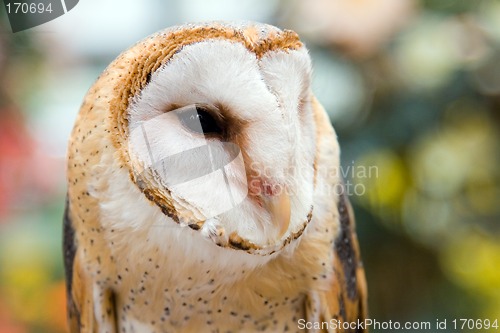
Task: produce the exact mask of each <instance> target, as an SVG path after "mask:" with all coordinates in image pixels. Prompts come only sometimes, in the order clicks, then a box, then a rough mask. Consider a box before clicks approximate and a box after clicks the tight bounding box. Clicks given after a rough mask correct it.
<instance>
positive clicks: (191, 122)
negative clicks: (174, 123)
mask: <svg viewBox="0 0 500 333" xmlns="http://www.w3.org/2000/svg"><path fill="white" fill-rule="evenodd" d="M179 118H180V120H181V123H182V124H183V125H184V126H185V127H187V128H188V129H189V130H191V131H192V132H196V133H199V134H210V133H222V129H221V128H220V127H219V125H218V124H217V122H216V121H215V119H214V118H213V117H212V115H211V114H210V113H209V112H208V111H207V110H206V109H205V108H203V107H200V106H196V108H193V109H192V110H189V111H186V112H183V114H182V115H180V117H179Z"/></svg>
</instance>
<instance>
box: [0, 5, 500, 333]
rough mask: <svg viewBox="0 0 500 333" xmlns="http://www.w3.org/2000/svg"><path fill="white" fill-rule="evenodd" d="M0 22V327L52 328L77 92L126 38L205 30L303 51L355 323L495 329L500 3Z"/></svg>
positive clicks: (165, 10) (114, 10)
mask: <svg viewBox="0 0 500 333" xmlns="http://www.w3.org/2000/svg"><path fill="white" fill-rule="evenodd" d="M0 11H1V13H0V332H2V333H24V332H56V333H57V332H66V327H65V316H66V314H65V295H64V293H65V292H64V285H63V269H62V254H61V232H62V230H61V218H62V214H63V203H64V196H65V150H66V141H67V139H68V136H69V133H70V130H71V127H72V124H73V121H74V119H75V116H76V113H77V111H78V108H79V105H80V103H81V101H82V98H83V96H84V95H85V93H86V91H87V90H88V88H89V87H90V86H91V84H92V83H93V81H94V80H95V79H96V78H97V76H98V75H99V73H100V72H101V71H102V70H103V69H104V68H105V67H106V65H107V64H108V63H109V62H111V61H112V60H113V59H114V58H115V57H116V56H117V55H118V54H119V53H120V52H121V51H122V50H125V49H127V48H128V47H129V46H131V45H132V44H133V43H135V42H136V41H137V40H140V39H142V38H143V37H145V36H146V35H148V34H150V33H153V32H154V31H156V30H159V29H162V28H164V27H167V26H171V25H174V24H179V23H183V22H186V21H200V20H208V19H230V20H234V19H250V20H257V21H263V22H267V23H271V24H274V25H277V26H279V27H282V28H289V29H293V30H295V31H297V32H298V33H299V34H300V35H301V37H302V39H303V40H304V41H305V42H306V44H307V46H308V48H309V49H310V53H311V56H312V59H313V64H314V68H315V71H314V91H315V93H316V95H317V96H318V98H319V100H320V101H321V102H322V103H323V105H324V106H325V108H326V109H327V111H328V113H329V116H330V119H331V121H332V123H333V124H334V127H335V128H336V130H337V133H338V136H339V140H340V145H341V147H342V163H343V172H344V174H345V177H346V181H347V182H348V184H350V185H351V187H350V188H351V201H352V203H353V205H354V208H355V211H356V217H357V228H358V236H359V240H360V243H361V248H362V254H363V259H364V263H365V267H366V273H367V278H368V285H369V303H370V317H371V318H374V319H377V320H380V321H382V320H392V321H423V320H428V321H431V322H432V323H434V322H435V320H436V319H445V318H448V319H454V318H471V319H477V318H489V319H499V321H500V200H499V199H500V188H499V187H500V174H499V168H498V165H499V157H500V150H499V146H500V145H499V136H500V130H499V126H500V113H499V111H500V1H496V0H480V1H469V0H421V1H418V0H307V1H306V0H291V1H285V0H281V1H280V0H252V1H250V0H240V1H238V2H236V1H230V0H215V1H205V0H183V1H180V0H169V1H160V0H142V1H132V0H121V1H111V0H100V1H91V0H82V1H80V3H79V4H78V5H77V6H76V7H75V8H74V9H73V10H72V11H70V12H69V13H67V14H66V15H64V16H62V17H60V18H58V19H56V20H54V21H52V22H50V23H47V24H44V25H42V26H39V27H36V28H33V29H30V30H27V31H24V32H19V33H15V34H13V33H12V32H11V30H10V27H9V26H8V22H7V16H6V13H5V8H4V7H3V6H2V8H1V9H0ZM448 331H452V330H451V329H448ZM471 331H473V330H471Z"/></svg>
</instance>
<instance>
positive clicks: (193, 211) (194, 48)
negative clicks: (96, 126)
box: [75, 22, 321, 255]
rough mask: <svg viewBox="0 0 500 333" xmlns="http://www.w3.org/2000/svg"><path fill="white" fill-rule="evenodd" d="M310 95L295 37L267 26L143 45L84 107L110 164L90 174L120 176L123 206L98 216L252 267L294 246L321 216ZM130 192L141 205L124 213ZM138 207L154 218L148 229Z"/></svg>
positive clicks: (178, 33) (182, 33)
mask: <svg viewBox="0 0 500 333" xmlns="http://www.w3.org/2000/svg"><path fill="white" fill-rule="evenodd" d="M310 85H311V60H310V57H309V55H308V51H307V49H306V48H305V46H304V45H303V43H302V42H301V41H300V40H299V38H298V36H297V34H296V33H294V32H292V31H289V30H280V29H278V28H275V27H273V26H269V25H265V24H259V23H250V22H249V23H241V24H234V23H222V22H211V23H205V24H193V25H183V26H179V27H174V28H170V29H167V30H164V31H161V32H159V33H157V34H154V35H152V36H150V37H148V38H146V39H144V40H143V41H141V42H139V43H137V44H136V45H134V46H133V47H132V48H130V49H129V50H127V51H125V52H124V53H122V54H121V55H120V56H119V57H118V58H117V59H116V60H115V61H114V62H113V63H112V64H111V65H110V66H109V67H108V68H107V70H106V71H105V72H104V73H103V75H102V76H101V78H100V79H99V80H98V82H97V83H96V85H94V88H92V89H91V92H90V93H89V95H88V96H87V99H86V101H85V104H86V105H87V109H88V110H92V109H93V111H88V113H90V112H94V113H96V114H99V113H100V114H101V115H104V116H105V119H106V120H105V122H106V124H108V125H107V126H106V129H105V131H104V132H105V134H106V137H107V138H109V145H110V146H111V148H112V152H113V153H112V154H110V155H109V158H111V159H112V160H113V161H112V162H110V160H109V159H108V160H105V158H101V160H100V161H99V165H100V166H101V167H102V170H101V171H94V172H95V173H98V172H109V170H110V169H113V170H114V167H113V168H111V167H109V164H110V163H111V164H114V165H115V166H116V170H119V171H116V172H115V171H113V175H114V177H115V178H114V180H112V181H109V184H108V185H106V189H107V190H108V192H109V189H110V188H111V187H115V188H114V190H113V192H114V193H115V195H116V193H119V197H117V198H116V199H117V200H115V201H113V200H111V199H109V198H108V199H109V200H107V203H106V204H104V203H102V204H101V205H102V206H105V207H104V208H105V209H106V210H107V211H113V212H114V216H112V217H111V218H110V219H111V220H114V221H115V222H113V223H115V224H116V225H115V226H118V225H119V224H120V223H121V224H122V225H123V224H126V223H129V224H130V225H129V226H133V228H145V225H144V224H148V227H163V226H164V227H166V228H164V229H166V230H167V231H166V232H173V231H172V230H180V229H184V230H190V232H191V233H192V234H196V237H199V235H201V236H202V237H203V238H204V239H206V240H208V241H210V242H213V243H215V244H217V245H218V246H219V247H224V248H232V249H235V250H242V251H244V252H248V253H251V254H256V255H259V254H260V255H268V254H272V253H274V252H277V251H280V250H281V249H283V248H285V247H286V246H288V244H290V243H294V242H296V241H297V240H298V239H299V238H300V236H301V234H302V233H303V231H304V229H305V228H306V226H307V224H308V223H309V221H310V220H311V216H312V211H313V209H314V207H313V194H314V189H315V181H316V171H315V159H316V157H317V156H316V137H315V133H316V125H315V124H316V121H315V117H316V114H317V110H318V109H320V108H321V106H320V105H319V104H318V103H317V102H316V100H315V98H314V96H313V94H312V92H311V87H310ZM96 117H97V116H96ZM75 130H76V129H75ZM106 147H108V145H106ZM106 170H108V171H106ZM124 170H126V171H127V177H126V178H127V179H124V177H123V174H122V173H123V172H124ZM130 182H131V183H132V184H133V186H132V189H127V188H126V186H128V185H126V184H130ZM125 183H126V184H125ZM117 184H124V185H123V187H122V188H120V189H118V186H119V185H117ZM97 187H98V186H97V185H96V186H95V187H94V189H95V188H97ZM132 192H134V193H135V192H138V193H140V199H137V200H131V201H129V202H128V203H127V202H125V200H121V201H120V199H121V198H124V197H126V196H127V195H130V193H132ZM110 195H112V194H109V195H108V196H110ZM104 201H106V200H103V202H104ZM116 201H118V202H120V204H117V203H116ZM135 201H140V202H143V201H147V202H148V204H149V206H148V208H147V209H151V210H153V209H154V212H155V213H151V214H149V215H148V216H149V217H148V220H147V221H146V220H145V219H144V218H143V217H141V216H143V215H144V210H146V208H144V209H143V208H137V207H139V206H137V207H135V206H134V205H138V204H136V202H135ZM124 205H125V206H126V207H124ZM134 207H135V208H134ZM141 207H142V206H141ZM118 211H119V213H118ZM141 214H142V215H141ZM117 215H120V216H119V217H117ZM124 221H128V222H124ZM156 230H163V229H162V228H157V229H156ZM162 232H165V231H158V233H162Z"/></svg>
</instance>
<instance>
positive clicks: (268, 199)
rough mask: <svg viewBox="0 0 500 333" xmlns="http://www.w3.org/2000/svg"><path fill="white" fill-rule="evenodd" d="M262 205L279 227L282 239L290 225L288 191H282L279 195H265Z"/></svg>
mask: <svg viewBox="0 0 500 333" xmlns="http://www.w3.org/2000/svg"><path fill="white" fill-rule="evenodd" d="M262 204H263V206H264V208H265V209H267V211H268V212H269V214H270V215H271V219H272V222H273V223H274V224H275V225H277V226H278V228H279V237H280V238H281V237H282V236H283V235H284V234H285V232H286V231H287V230H288V226H289V225H290V196H288V194H287V193H286V191H282V193H280V194H279V195H272V196H267V195H263V196H262Z"/></svg>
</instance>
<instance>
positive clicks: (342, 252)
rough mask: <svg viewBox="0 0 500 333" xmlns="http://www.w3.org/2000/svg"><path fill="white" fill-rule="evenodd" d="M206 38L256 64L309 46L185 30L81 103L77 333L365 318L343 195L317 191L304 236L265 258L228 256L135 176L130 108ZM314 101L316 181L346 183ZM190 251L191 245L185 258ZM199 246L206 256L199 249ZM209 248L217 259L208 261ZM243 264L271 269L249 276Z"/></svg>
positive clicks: (69, 222) (277, 36) (71, 288)
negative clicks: (251, 56) (246, 54)
mask: <svg viewBox="0 0 500 333" xmlns="http://www.w3.org/2000/svg"><path fill="white" fill-rule="evenodd" d="M206 38H210V39H225V40H230V41H231V42H234V43H241V44H243V45H244V46H245V48H246V49H247V50H249V51H250V52H253V53H255V56H256V58H260V57H263V56H264V55H265V54H266V53H267V52H272V51H275V50H281V51H283V50H284V51H285V53H286V52H288V51H289V50H297V49H299V48H301V47H302V43H301V42H300V41H299V40H298V37H297V35H296V34H295V33H293V32H290V31H280V30H278V29H276V28H268V27H262V26H261V25H256V26H254V25H252V24H246V25H244V28H242V29H238V28H235V27H234V26H231V25H223V24H218V23H216V24H212V25H199V26H196V25H188V26H184V27H181V28H176V29H173V30H172V29H170V30H166V31H164V32H160V33H158V34H155V35H153V36H151V37H149V38H146V39H144V40H143V41H141V42H139V43H138V44H136V45H135V46H133V47H132V48H131V49H129V50H128V51H126V52H124V53H123V54H122V55H120V56H119V57H118V58H117V59H116V60H115V61H114V62H113V63H112V64H110V66H109V67H108V68H107V69H106V70H105V71H104V72H103V74H102V75H101V76H100V77H99V79H98V80H97V81H96V83H95V84H94V85H93V86H92V88H91V89H90V91H89V92H88V94H87V96H86V97H85V100H84V103H83V105H82V107H81V110H80V113H79V115H78V118H77V121H76V124H75V127H74V129H73V132H72V136H71V139H70V142H69V148H68V201H67V204H66V212H65V217H64V252H65V268H66V279H67V287H68V313H69V319H70V320H69V321H70V329H71V333H76V332H81V333H93V332H108V333H118V332H122V331H123V332H141V333H142V332H144V333H147V332H166V331H168V332H200V331H208V332H219V331H222V330H223V331H224V332H225V331H231V330H232V331H234V332H236V331H238V332H254V331H268V332H280V331H284V330H287V331H295V332H304V330H301V329H300V328H299V327H298V321H299V320H300V319H305V320H308V321H318V320H319V321H321V320H326V321H328V320H329V319H331V318H338V319H343V320H348V321H352V320H355V319H357V318H364V317H365V316H366V285H365V278H364V271H363V268H362V265H361V260H360V257H359V248H358V244H357V239H356V234H355V230H354V219H353V218H352V213H350V206H349V203H348V201H347V198H346V197H344V196H340V197H338V196H336V195H334V194H332V195H328V196H327V195H316V193H315V195H316V196H315V198H316V197H317V200H316V201H315V202H314V205H313V207H312V208H311V207H309V205H308V206H307V209H308V210H309V209H310V213H309V214H308V215H307V217H306V216H304V218H305V220H306V221H305V224H304V227H303V228H302V229H300V230H298V231H297V230H294V232H293V233H291V236H290V237H288V238H287V239H284V241H283V243H282V244H279V246H278V247H277V248H276V250H275V251H274V250H273V251H272V252H270V253H268V254H266V256H267V257H264V256H263V257H259V255H254V254H252V255H250V254H248V253H246V252H245V251H247V250H248V252H250V249H251V245H252V244H250V243H249V244H250V245H247V243H246V241H245V239H243V238H242V237H241V235H238V237H240V238H241V239H240V238H238V241H239V243H238V244H239V246H233V248H228V247H225V248H224V247H218V246H216V245H215V244H212V243H207V241H206V239H204V238H202V237H201V236H200V235H199V231H198V230H197V229H196V230H195V229H194V228H181V227H180V226H179V225H178V223H179V221H181V220H182V219H188V218H190V217H191V216H190V215H189V214H188V213H189V212H188V213H186V215H182V214H181V213H179V212H178V211H177V210H176V207H178V206H179V204H182V202H181V203H179V202H174V199H173V198H171V197H170V193H169V191H168V189H167V190H166V191H162V189H158V188H155V187H154V186H153V185H154V184H152V183H149V184H143V183H141V182H140V179H138V178H137V177H136V176H137V175H136V174H134V173H133V172H132V169H131V158H130V155H129V151H128V145H127V143H128V140H129V133H128V127H127V125H128V117H127V114H126V110H127V107H128V105H129V103H130V102H131V100H132V99H133V98H134V96H136V95H137V94H139V93H140V92H141V89H143V88H144V86H145V85H146V84H148V82H149V80H150V79H151V74H152V73H153V72H154V71H155V70H157V69H158V68H159V67H160V66H162V65H164V64H166V63H167V62H168V61H169V59H170V58H171V57H172V56H173V55H174V54H176V52H179V50H181V49H182V47H183V46H185V45H188V44H190V43H191V44H192V43H196V42H198V41H201V40H204V39H206ZM311 99H312V102H311V104H312V109H313V112H314V122H315V128H316V151H315V159H314V169H315V173H314V183H315V184H316V183H325V184H328V185H335V184H340V179H339V173H335V172H332V170H333V169H335V168H336V167H338V163H339V161H338V159H339V158H338V153H339V149H338V143H337V140H336V137H335V133H334V131H333V128H332V127H331V125H330V122H329V119H328V116H327V115H326V113H325V111H324V110H323V108H322V107H321V105H320V104H319V103H318V102H317V101H316V100H315V99H314V97H311ZM313 140H314V139H313ZM313 140H312V141H313ZM311 165H312V161H311V163H310V164H309V167H310V168H311V170H312V167H311ZM311 178H312V177H311ZM112 187H113V189H114V190H116V189H118V190H116V191H118V192H119V193H117V194H116V196H113V195H115V193H113V191H110V190H109V189H110V188H112ZM120 200H123V201H120ZM117 202H118V204H116V203H117ZM175 204H177V205H178V206H175ZM113 205H116V206H113ZM109 206H113V207H112V208H114V210H113V214H108V213H109V211H110V209H109ZM132 206H133V207H134V208H135V210H133V209H132V208H131V207H132ZM105 208H106V209H108V210H106V209H105ZM185 211H187V210H185ZM139 213H142V214H143V215H140V214H139ZM134 214H135V215H134ZM306 214H307V213H306ZM131 216H132V217H131ZM142 216H146V217H145V218H143V219H141V217H142ZM167 216H168V217H171V218H172V219H173V220H174V221H175V222H174V221H166V217H167ZM136 220H140V223H139V222H137V224H134V223H135V222H136ZM124 221H125V222H124ZM127 223H129V224H132V225H129V224H127ZM154 223H157V224H156V225H155V224H154ZM167 223H172V225H166V224H167ZM158 224H160V225H161V226H163V227H165V226H166V227H168V229H166V228H164V229H160V228H158ZM165 230H170V231H172V233H174V232H178V234H176V236H175V237H170V238H168V239H169V241H170V242H171V243H168V244H165V243H166V242H165V241H164V240H163V239H160V240H159V243H154V242H153V241H152V238H154V237H155V236H157V235H159V234H161V235H162V236H165V235H166V237H168V236H169V235H168V233H167V232H165ZM183 237H184V238H183ZM197 237H198V238H197ZM156 240H157V241H158V239H156ZM186 243H189V245H193V246H192V248H189V249H190V251H191V252H188V253H183V252H182V249H185V248H186V247H185V245H186ZM291 243H292V244H291ZM207 244H208V245H207ZM217 245H219V244H217ZM197 246H199V247H200V248H202V249H203V250H202V251H200V252H201V253H200V252H195V251H194V250H193V248H196V247H197ZM252 246H253V245H252ZM285 247H286V248H285ZM283 248H285V249H283ZM198 250H199V249H198ZM281 250H283V251H282V252H281V253H276V252H279V251H281ZM203 251H206V252H209V253H211V254H213V256H212V257H209V258H208V260H207V258H206V257H204V255H205V253H203ZM231 251H232V252H231ZM239 252H243V254H240V253H239ZM172 253H173V254H172ZM228 253H229V254H228ZM226 255H227V258H230V259H233V261H232V263H233V265H232V266H230V265H225V262H219V263H218V264H219V265H222V267H224V270H221V269H219V270H217V269H214V263H213V262H210V259H214V257H216V256H219V257H224V256H226ZM256 257H257V258H256ZM224 258H226V257H224ZM234 258H237V259H234ZM241 258H243V259H247V260H249V261H253V262H257V261H258V260H261V262H262V263H265V264H259V265H254V266H251V267H252V269H248V268H247V266H245V262H244V260H240V259H241ZM269 258H270V259H269ZM179 267H182V269H181V268H179ZM208 327H210V329H208Z"/></svg>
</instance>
